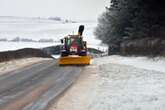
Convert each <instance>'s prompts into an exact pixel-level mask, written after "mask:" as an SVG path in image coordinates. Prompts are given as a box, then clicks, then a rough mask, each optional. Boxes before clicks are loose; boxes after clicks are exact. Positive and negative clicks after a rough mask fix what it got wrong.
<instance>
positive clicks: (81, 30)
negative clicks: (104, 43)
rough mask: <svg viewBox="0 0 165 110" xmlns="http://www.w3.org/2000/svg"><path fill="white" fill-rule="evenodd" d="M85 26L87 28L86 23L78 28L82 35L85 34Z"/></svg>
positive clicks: (79, 33)
mask: <svg viewBox="0 0 165 110" xmlns="http://www.w3.org/2000/svg"><path fill="white" fill-rule="evenodd" d="M84 28H85V26H84V25H80V26H79V29H78V35H79V36H82V35H83V32H84Z"/></svg>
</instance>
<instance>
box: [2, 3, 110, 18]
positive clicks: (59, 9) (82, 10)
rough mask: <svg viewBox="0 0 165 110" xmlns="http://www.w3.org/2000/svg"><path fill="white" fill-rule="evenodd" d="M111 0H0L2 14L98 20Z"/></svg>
mask: <svg viewBox="0 0 165 110" xmlns="http://www.w3.org/2000/svg"><path fill="white" fill-rule="evenodd" d="M109 1H110V0H0V16H28V17H36V16H41V17H48V16H60V17H64V18H67V19H73V20H96V19H97V17H98V15H100V14H101V13H102V12H103V11H104V10H105V6H108V4H109Z"/></svg>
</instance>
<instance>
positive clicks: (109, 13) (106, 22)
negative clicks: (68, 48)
mask: <svg viewBox="0 0 165 110" xmlns="http://www.w3.org/2000/svg"><path fill="white" fill-rule="evenodd" d="M98 22H99V23H98V26H97V28H96V30H95V35H96V36H97V38H99V39H101V40H102V42H103V43H105V44H107V45H108V46H109V48H111V51H114V50H115V51H120V49H121V44H122V43H123V42H126V41H134V40H137V39H144V38H150V39H158V38H159V39H164V38H165V1H163V0H111V1H110V6H109V7H106V11H105V12H104V13H103V14H102V15H101V16H100V18H99V19H98ZM113 49H114V50H113Z"/></svg>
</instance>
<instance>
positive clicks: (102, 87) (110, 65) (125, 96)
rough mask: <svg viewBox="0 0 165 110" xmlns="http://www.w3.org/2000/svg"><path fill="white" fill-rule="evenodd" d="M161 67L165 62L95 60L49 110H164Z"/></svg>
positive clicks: (164, 75)
mask: <svg viewBox="0 0 165 110" xmlns="http://www.w3.org/2000/svg"><path fill="white" fill-rule="evenodd" d="M164 64H165V58H155V59H148V58H145V57H131V58H130V57H121V56H110V57H104V58H97V59H95V60H94V62H93V64H92V65H90V66H88V67H86V68H85V69H84V70H83V72H82V76H81V77H80V78H79V79H78V81H77V83H76V84H75V85H73V87H72V88H71V89H69V90H68V91H67V92H66V93H65V94H64V96H62V97H61V98H60V99H59V101H58V102H57V103H56V104H54V105H53V106H52V107H51V108H50V110H164V109H165V71H164V70H165V69H163V66H164ZM159 67H160V68H161V69H160V68H159ZM155 70H156V71H155Z"/></svg>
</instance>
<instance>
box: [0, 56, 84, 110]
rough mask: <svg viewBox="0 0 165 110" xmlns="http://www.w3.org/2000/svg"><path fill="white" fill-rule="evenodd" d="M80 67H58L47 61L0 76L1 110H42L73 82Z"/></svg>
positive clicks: (54, 62)
mask: <svg viewBox="0 0 165 110" xmlns="http://www.w3.org/2000/svg"><path fill="white" fill-rule="evenodd" d="M21 61H23V60H21ZM38 61H39V60H38ZM29 63H31V62H29ZM17 64H18V63H13V65H15V66H16V67H17ZM9 65H10V64H9ZM3 66H6V65H5V64H4V65H3ZM10 66H11V65H10ZM7 67H8V66H7ZM82 68H83V67H69V66H67V67H59V66H58V65H57V61H56V60H50V59H49V60H41V61H39V62H37V63H34V64H32V65H28V66H25V67H23V68H21V69H20V68H19V69H18V68H15V69H16V70H15V69H14V70H12V71H9V72H8V73H3V74H1V73H0V74H1V75H0V110H45V109H46V108H47V107H48V106H49V104H50V103H51V101H52V100H54V99H55V98H56V97H57V96H59V95H60V94H61V93H62V92H64V91H65V90H66V89H67V88H69V87H70V86H71V85H72V84H73V83H74V82H75V81H76V79H77V77H78V76H79V75H80V73H81V70H82ZM1 72H2V71H1Z"/></svg>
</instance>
